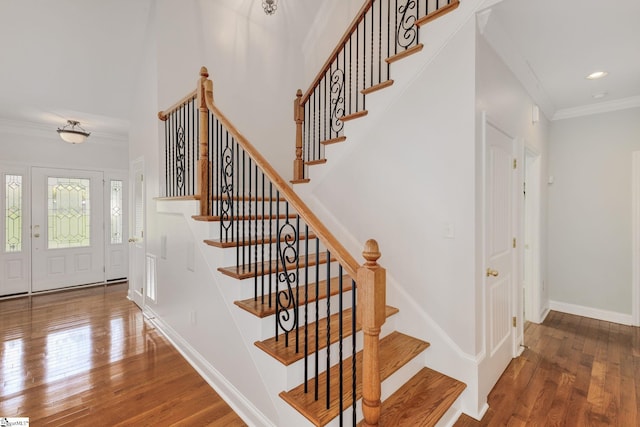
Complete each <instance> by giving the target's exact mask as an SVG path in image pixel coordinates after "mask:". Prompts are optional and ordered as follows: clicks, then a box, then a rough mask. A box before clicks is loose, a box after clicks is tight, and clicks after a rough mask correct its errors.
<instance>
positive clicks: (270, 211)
mask: <svg viewBox="0 0 640 427" xmlns="http://www.w3.org/2000/svg"><path fill="white" fill-rule="evenodd" d="M269 236H273V183H272V182H271V181H269ZM272 259H273V245H269V261H268V262H269V295H272V281H273V274H271V270H272V268H271V266H272V264H273V263H272V261H271V260H272ZM262 271H263V272H264V264H263V266H262ZM273 295H275V293H273ZM275 298H278V297H277V296H276V297H275ZM274 302H275V301H274ZM269 308H271V297H269ZM276 323H277V322H276ZM277 331H278V330H277V328H276V332H277ZM277 336H278V334H276V337H277Z"/></svg>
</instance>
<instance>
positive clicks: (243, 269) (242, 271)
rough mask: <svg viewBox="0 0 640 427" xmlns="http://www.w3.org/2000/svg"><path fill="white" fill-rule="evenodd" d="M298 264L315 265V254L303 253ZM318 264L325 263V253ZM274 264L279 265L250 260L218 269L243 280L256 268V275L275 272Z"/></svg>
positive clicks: (288, 268)
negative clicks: (249, 261) (247, 262)
mask: <svg viewBox="0 0 640 427" xmlns="http://www.w3.org/2000/svg"><path fill="white" fill-rule="evenodd" d="M298 260H299V261H298V262H299V266H300V267H301V268H302V267H304V266H306V265H308V266H314V265H316V256H315V255H309V257H308V258H307V257H305V256H304V255H303V256H301V257H299V258H298ZM330 260H331V261H332V262H333V261H335V260H336V258H335V257H333V256H332V257H331V259H330ZM318 263H319V264H326V263H327V253H326V252H322V253H320V254H319V256H318ZM276 264H278V265H280V264H281V263H280V262H278V261H275V260H274V261H265V262H258V263H255V262H252V263H249V264H243V265H238V266H231V267H220V268H218V271H219V272H220V273H222V274H224V275H226V276H230V277H233V278H235V279H239V280H243V279H248V278H250V277H254V275H255V272H256V270H257V271H258V276H264V275H265V274H271V273H275V272H276ZM295 268H296V264H295V263H293V264H287V270H291V269H295ZM278 271H280V272H281V271H282V266H280V267H279V268H278Z"/></svg>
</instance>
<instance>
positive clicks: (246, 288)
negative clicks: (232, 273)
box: [233, 260, 350, 299]
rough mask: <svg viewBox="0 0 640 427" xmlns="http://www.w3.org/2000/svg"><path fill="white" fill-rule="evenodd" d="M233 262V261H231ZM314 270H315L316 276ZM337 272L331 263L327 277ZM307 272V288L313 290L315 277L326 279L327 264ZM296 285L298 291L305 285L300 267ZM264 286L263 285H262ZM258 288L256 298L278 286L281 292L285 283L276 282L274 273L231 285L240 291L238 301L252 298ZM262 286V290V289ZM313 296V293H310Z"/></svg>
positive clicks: (303, 271) (335, 266)
mask: <svg viewBox="0 0 640 427" xmlns="http://www.w3.org/2000/svg"><path fill="white" fill-rule="evenodd" d="M233 261H235V260H233ZM316 269H317V273H318V274H317V276H316ZM338 270H339V266H338V264H337V263H335V262H332V263H331V269H330V274H329V277H336V276H337V275H338ZM307 271H308V281H309V282H310V283H309V288H311V289H312V288H313V284H314V283H315V282H316V277H317V279H318V280H325V279H326V278H327V264H320V265H319V266H317V267H316V266H309V267H308V268H307ZM289 272H290V273H291V272H295V270H293V271H289ZM269 279H271V289H269V283H270V282H269ZM298 283H300V285H299V287H300V289H303V288H304V286H305V285H304V283H305V268H304V267H300V270H299V271H298ZM263 284H264V285H263ZM347 284H350V281H349V283H347V281H344V283H343V286H345V287H346V286H347ZM256 285H257V288H258V297H260V295H265V297H266V295H268V294H269V293H270V292H275V290H276V286H278V289H280V290H283V289H285V288H286V286H287V283H286V282H278V278H277V277H276V274H275V271H274V273H273V274H270V275H269V274H266V275H264V276H258V277H257V278H254V277H250V278H248V279H243V280H236V282H235V283H233V286H236V287H238V288H239V289H240V298H238V299H247V298H253V296H254V288H255V287H256ZM263 286H264V288H263ZM312 295H313V293H312Z"/></svg>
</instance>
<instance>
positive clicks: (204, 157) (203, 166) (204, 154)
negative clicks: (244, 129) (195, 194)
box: [198, 67, 209, 216]
mask: <svg viewBox="0 0 640 427" xmlns="http://www.w3.org/2000/svg"><path fill="white" fill-rule="evenodd" d="M208 77H209V71H207V68H206V67H202V68H200V80H199V81H198V109H199V114H200V120H199V122H200V127H199V132H198V135H199V144H200V158H199V159H198V189H199V195H200V215H201V216H207V215H209V129H208V123H209V120H208V115H209V112H208V110H207V102H206V100H205V86H206V82H207V78H208Z"/></svg>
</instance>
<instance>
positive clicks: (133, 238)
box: [129, 237, 138, 243]
mask: <svg viewBox="0 0 640 427" xmlns="http://www.w3.org/2000/svg"><path fill="white" fill-rule="evenodd" d="M137 241H138V239H136V238H135V237H132V238H130V239H129V243H135V242H137Z"/></svg>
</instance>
